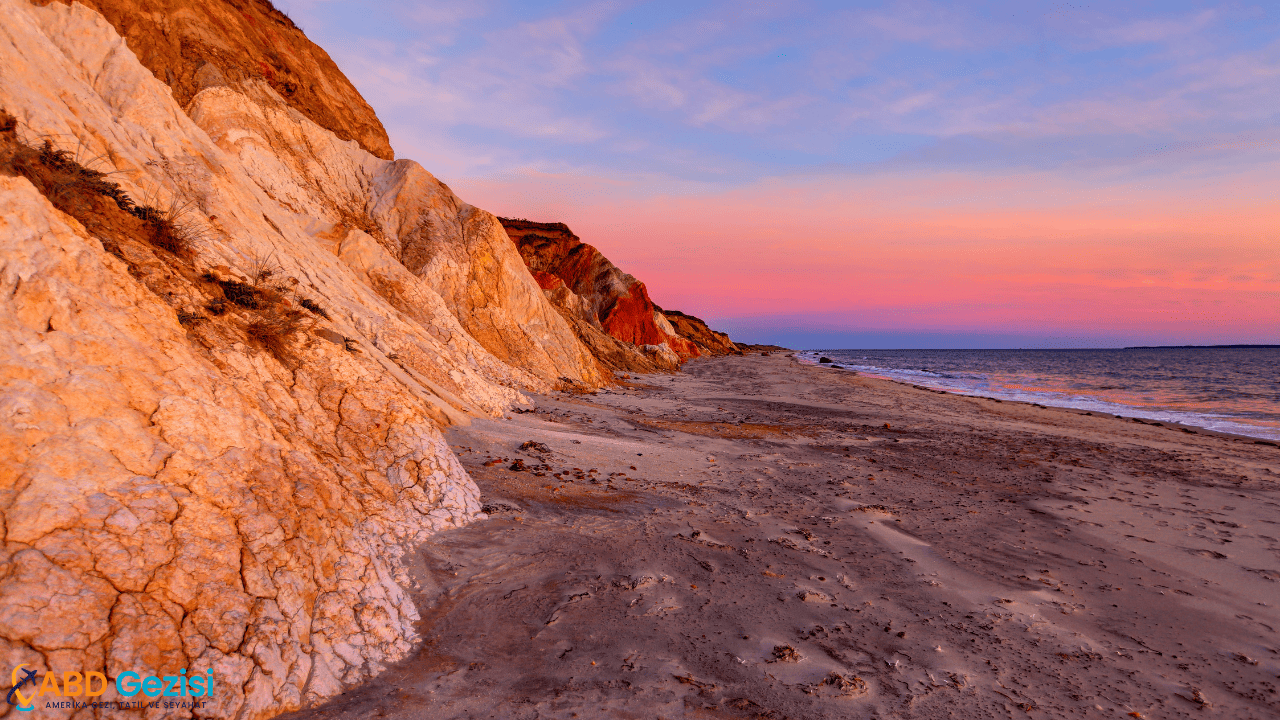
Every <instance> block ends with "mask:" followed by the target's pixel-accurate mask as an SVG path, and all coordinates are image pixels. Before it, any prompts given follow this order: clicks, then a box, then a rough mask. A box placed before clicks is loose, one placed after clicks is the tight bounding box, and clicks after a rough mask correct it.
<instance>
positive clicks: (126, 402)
mask: <svg viewBox="0 0 1280 720" xmlns="http://www.w3.org/2000/svg"><path fill="white" fill-rule="evenodd" d="M0 68H3V71H0V106H2V107H4V108H5V109H7V110H8V111H9V112H10V113H12V114H13V115H15V116H17V118H18V119H19V121H20V122H21V131H22V134H23V135H25V136H27V137H28V138H39V137H49V138H52V139H53V140H54V141H55V142H56V144H57V145H58V146H59V147H63V148H70V149H77V148H78V149H79V150H80V151H81V152H82V154H84V155H86V156H93V157H95V158H97V161H96V162H97V163H98V165H99V166H100V167H99V169H103V167H104V166H105V169H109V170H111V171H113V173H114V174H113V175H112V176H111V179H112V180H114V181H117V182H119V183H120V185H121V186H122V187H123V188H124V189H125V190H126V191H127V192H128V193H129V194H130V195H131V196H132V197H134V198H138V199H142V198H149V197H150V198H159V199H160V202H168V201H169V199H171V198H176V199H177V201H180V202H184V203H187V202H189V203H190V204H191V211H190V212H191V215H192V219H193V220H194V221H195V222H198V223H199V224H200V225H201V226H202V227H203V228H206V229H207V232H206V233H205V237H204V239H203V241H202V243H201V246H200V247H199V248H198V253H197V255H196V257H195V259H194V260H193V264H194V265H195V266H196V267H197V268H221V270H220V272H223V273H225V274H229V275H231V276H245V275H246V274H247V273H248V272H249V267H250V265H252V263H253V262H255V260H260V259H263V258H269V259H270V260H271V261H272V262H273V263H274V264H276V265H278V266H279V268H280V272H281V273H282V274H283V275H286V276H289V277H292V278H296V279H297V281H298V287H300V288H304V289H305V290H306V292H307V295H308V296H309V297H312V298H314V299H315V300H317V301H318V302H319V303H321V304H322V305H323V306H324V307H325V308H326V309H327V311H328V313H329V315H330V319H328V320H324V321H318V327H317V328H316V329H317V330H322V331H324V332H323V333H319V334H317V333H315V332H312V333H309V334H307V335H306V337H305V338H303V339H301V340H300V341H299V342H298V343H297V348H296V352H297V356H298V362H297V364H296V368H289V367H286V366H285V365H283V364H282V363H281V362H279V361H277V360H276V359H275V358H273V357H272V356H271V355H270V354H268V353H265V352H263V351H262V350H261V349H258V348H254V347H252V346H251V345H249V344H246V343H242V342H229V343H225V344H222V345H213V346H207V345H205V344H200V343H196V342H193V340H192V339H191V334H190V333H189V332H188V331H187V330H186V329H185V328H184V327H183V326H182V325H181V324H180V323H179V322H178V319H177V312H178V310H181V309H182V308H184V307H186V306H188V305H189V304H191V303H194V302H195V300H194V299H193V298H192V297H187V296H186V295H184V291H183V290H182V288H181V287H178V288H176V289H175V290H174V291H173V292H172V293H169V295H168V296H166V297H161V296H160V295H158V294H157V293H156V292H154V291H153V290H152V289H149V288H148V287H147V286H146V285H144V284H143V283H142V282H140V281H139V280H138V279H137V278H135V277H134V276H133V275H131V274H130V268H129V267H128V266H126V264H125V263H124V262H122V261H121V260H119V259H117V257H115V256H113V255H112V254H110V253H108V252H106V251H105V250H104V247H103V244H102V242H101V241H100V239H99V238H97V237H95V236H94V235H92V234H91V233H90V232H89V231H87V230H86V229H85V227H84V226H82V225H81V224H80V223H79V222H77V221H76V220H75V219H73V218H71V217H70V216H67V215H64V214H63V213H62V212H60V211H58V210H57V209H55V208H54V207H53V206H52V205H51V204H50V203H49V202H48V200H47V199H46V198H45V197H44V196H42V195H41V194H40V193H39V192H37V191H36V189H35V188H34V187H33V186H32V184H31V183H30V182H28V181H27V180H26V179H24V178H15V177H7V176H0V252H2V260H0V297H3V298H4V299H3V301H0V302H2V303H3V304H2V305H0V342H2V343H3V349H2V350H0V353H3V355H2V356H0V357H3V360H2V361H0V511H2V513H3V517H2V519H3V526H0V531H3V533H4V545H3V551H2V552H0V666H2V667H3V668H10V667H13V666H14V665H17V664H19V663H27V665H28V666H29V667H30V668H33V669H38V670H42V671H43V670H53V671H56V672H59V673H61V672H63V671H77V672H83V671H90V670H93V671H99V672H105V673H106V674H107V675H108V676H109V677H111V676H114V675H115V674H117V673H119V672H122V671H124V670H127V669H134V670H139V671H144V672H151V673H155V674H164V673H166V672H176V671H177V670H179V669H180V668H188V669H189V672H205V671H211V672H212V674H213V677H214V678H215V682H214V692H213V694H212V697H211V700H212V702H211V703H210V705H209V706H208V707H206V708H205V709H202V710H198V711H196V715H197V716H208V717H228V718H230V717H240V718H246V719H249V718H263V717H269V716H272V715H275V714H278V713H280V712H283V711H286V710H289V709H292V708H296V707H299V705H300V704H302V703H305V702H310V701H315V700H318V699H321V698H325V697H328V696H331V695H334V694H336V693H338V692H340V691H341V689H342V685H343V684H344V683H354V682H358V681H360V680H363V679H366V678H368V677H370V676H372V675H373V674H376V673H377V672H378V671H379V670H380V668H381V667H383V666H384V664H385V663H388V662H392V661H395V660H399V659H401V658H403V657H404V656H405V655H406V653H407V652H408V651H409V649H410V648H411V645H412V643H413V641H414V640H415V639H416V636H415V631H414V625H413V623H414V622H415V621H416V620H417V619H418V618H417V613H416V611H415V609H414V606H413V604H412V603H411V602H410V600H409V598H408V596H407V595H406V593H405V591H404V589H403V587H404V586H405V585H406V583H408V582H409V580H408V578H407V576H406V574H405V572H404V571H403V569H402V567H401V565H400V563H399V561H398V558H399V556H400V554H401V553H402V552H403V548H404V547H406V545H407V544H408V543H411V542H415V541H421V540H422V539H424V538H426V537H427V536H429V535H430V534H431V533H433V532H435V531H438V530H440V529H443V528H447V527H453V526H456V525H459V524H462V523H465V522H467V521H468V520H469V519H470V518H472V517H474V515H475V514H476V513H477V512H478V511H479V506H478V502H477V495H478V493H477V490H476V487H475V485H474V484H473V483H472V482H471V480H470V478H468V477H467V475H466V473H465V471H464V470H463V469H462V467H461V466H460V465H459V464H458V462H457V460H456V458H455V457H454V456H453V454H452V452H451V451H450V450H449V448H448V447H447V446H446V445H445V443H444V442H443V440H442V438H441V435H440V432H439V430H438V427H439V426H440V425H442V424H447V423H465V422H466V421H467V417H468V416H476V415H496V414H500V413H501V412H502V411H503V410H504V409H506V408H508V407H510V406H511V405H512V404H513V403H517V402H521V401H524V399H525V398H524V397H523V396H522V394H521V393H522V392H524V391H546V390H548V389H549V388H550V387H552V386H553V385H554V384H556V383H558V382H561V381H562V380H561V379H562V378H567V379H569V380H572V381H574V382H576V383H580V384H583V385H586V386H593V385H597V384H599V383H600V382H601V381H602V377H601V374H600V369H599V365H598V364H597V363H596V361H595V360H594V358H593V357H592V356H591V355H590V353H589V352H588V351H587V349H586V348H585V347H584V346H583V345H582V344H581V343H580V342H579V341H578V340H577V339H576V337H575V335H574V332H573V330H572V329H571V328H570V327H569V326H568V324H567V323H566V322H565V321H564V319H563V318H562V317H561V316H560V315H559V313H557V312H556V310H555V309H554V308H553V307H552V306H551V305H550V304H549V303H548V301H547V300H546V298H545V297H544V295H543V293H542V292H541V290H540V289H539V288H538V285H537V283H536V282H534V280H533V279H532V278H531V277H530V276H529V273H528V272H527V270H526V269H525V267H524V264H523V262H522V261H521V259H520V256H519V255H518V253H517V252H516V250H515V248H514V246H513V245H512V244H511V243H510V241H509V240H508V239H507V238H506V236H505V234H504V231H503V229H502V227H501V226H500V225H499V224H498V223H497V221H496V220H495V219H494V218H493V216H492V215H490V214H488V213H486V212H484V211H482V210H478V209H476V208H473V207H471V206H468V205H466V204H465V203H462V202H461V201H459V200H458V199H457V198H456V197H455V196H454V195H453V193H452V192H451V191H450V190H449V189H448V188H447V187H445V186H444V185H442V184H441V183H439V182H438V181H437V180H436V179H435V178H434V177H432V176H431V175H430V173H428V172H427V171H425V170H424V169H422V168H421V167H420V166H418V165H417V164H416V163H413V162H410V161H404V160H400V161H394V162H393V161H386V160H382V159H379V158H376V157H374V156H372V155H370V154H369V153H367V152H365V151H364V150H362V149H360V148H359V147H358V146H357V144H356V143H355V142H350V141H349V142H344V141H341V140H338V139H337V138H336V137H335V136H334V135H333V134H332V133H330V132H329V131H327V130H324V129H322V128H320V127H318V126H316V125H315V124H314V123H312V122H311V121H310V120H307V119H306V118H305V117H303V116H302V115H300V114H299V113H297V112H296V111H294V110H292V109H290V108H289V107H288V106H287V105H286V104H285V103H284V102H283V101H281V100H280V98H279V96H277V95H275V92H274V91H273V90H272V89H271V88H270V87H268V86H267V85H266V84H265V83H255V82H253V81H247V82H243V83H239V84H236V85H228V84H226V83H225V82H224V81H223V80H221V79H220V77H219V74H218V73H217V71H216V69H214V68H212V67H210V68H209V71H208V72H207V73H202V75H201V78H202V83H203V84H204V87H203V88H202V89H201V90H200V91H199V92H198V93H197V94H196V96H195V97H194V98H193V99H192V101H191V103H190V105H189V106H188V107H187V108H185V109H184V108H181V107H179V106H178V105H177V104H176V103H175V102H174V100H173V97H172V94H171V93H170V90H169V88H168V87H167V86H165V85H164V84H163V83H161V82H159V81H158V80H156V79H155V78H154V77H153V76H152V74H151V73H150V72H149V71H147V70H146V69H145V68H143V67H142V66H141V65H140V64H139V63H138V62H137V59H136V58H135V57H134V55H133V53H132V52H131V51H130V50H129V49H128V47H127V46H126V45H125V43H124V42H123V41H122V40H121V39H120V38H119V36H118V35H117V34H116V32H115V30H114V29H113V28H112V27H111V26H110V25H109V24H108V23H107V22H106V21H105V20H104V19H103V18H102V17H101V16H100V15H98V14H97V13H96V12H94V11H92V10H89V9H87V8H85V7H84V6H81V5H71V6H67V5H62V4H57V3H55V4H52V5H49V6H46V7H36V6H34V5H32V4H30V3H28V2H26V1H25V0H0ZM326 333H327V335H326ZM326 337H328V338H329V339H326ZM333 338H338V340H337V341H332V339H333ZM343 338H345V339H346V341H345V342H344V341H343ZM6 673H7V670H6ZM8 683H9V678H8V677H7V674H6V676H5V677H4V678H3V684H4V685H6V686H7V685H8ZM113 693H114V690H113V689H109V690H108V693H107V695H105V696H103V698H101V699H110V696H111V695H112V694H113ZM167 712H170V713H174V712H176V713H177V714H176V715H174V714H169V715H168V716H171V717H172V716H179V717H181V716H183V715H184V713H186V714H187V716H189V714H190V711H167ZM71 714H72V711H71V710H69V709H68V710H66V711H65V716H67V717H70V716H71ZM49 716H50V717H56V716H58V715H56V714H55V715H49ZM84 716H85V715H84V714H83V712H82V713H81V714H79V715H76V717H84Z"/></svg>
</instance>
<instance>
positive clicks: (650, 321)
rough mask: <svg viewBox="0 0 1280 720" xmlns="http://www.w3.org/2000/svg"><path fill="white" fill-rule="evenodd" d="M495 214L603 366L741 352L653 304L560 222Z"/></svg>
mask: <svg viewBox="0 0 1280 720" xmlns="http://www.w3.org/2000/svg"><path fill="white" fill-rule="evenodd" d="M500 220H501V221H502V225H503V227H505V228H506V230H507V234H508V235H509V236H510V237H511V241H512V242H513V243H514V244H515V245H516V247H518V248H520V256H521V257H522V258H523V259H524V262H525V264H527V265H528V266H529V269H530V270H531V271H533V276H534V277H535V278H536V279H537V280H538V283H539V285H541V286H542V289H543V291H544V292H545V293H546V294H547V296H548V297H549V298H551V301H552V302H553V303H554V304H555V306H556V308H557V309H559V310H560V312H561V314H563V315H564V316H565V317H566V318H567V319H569V321H570V323H571V324H573V326H574V329H575V330H577V331H578V335H579V337H581V338H582V339H583V342H585V343H586V344H587V345H588V346H589V347H590V348H591V349H592V351H593V352H594V353H595V354H596V356H597V357H599V358H600V359H601V361H602V362H604V363H606V364H607V365H609V366H610V367H613V368H617V369H629V370H635V371H638V372H650V371H652V368H655V367H656V368H662V369H674V368H676V367H679V365H680V363H682V362H684V361H686V360H690V359H692V358H696V357H699V356H703V355H730V354H741V352H740V351H739V350H738V349H737V347H736V346H735V345H734V344H733V342H732V341H731V340H729V336H728V335H725V334H724V333H717V332H715V331H714V330H711V329H710V328H709V327H707V324H706V323H704V322H703V321H701V320H699V319H698V318H695V317H693V316H691V315H685V314H684V313H681V312H676V311H672V312H665V311H663V310H662V309H661V308H659V307H657V306H656V305H654V303H653V301H652V300H650V299H649V291H648V290H647V289H646V288H645V286H644V283H642V282H640V281H639V280H637V279H636V278H635V277H633V276H631V275H628V274H626V273H624V272H622V270H620V269H618V267H617V266H615V265H614V264H613V263H611V262H609V259H608V258H606V257H605V256H604V255H602V254H601V253H600V251H599V250H597V249H596V248H595V247H593V246H591V245H589V244H587V243H584V242H582V240H581V239H580V238H579V237H578V236H577V235H574V234H573V232H572V231H571V230H570V229H569V227H568V226H567V225H565V224H564V223H539V222H531V221H529V220H519V219H512V218H500Z"/></svg>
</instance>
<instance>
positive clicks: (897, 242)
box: [276, 0, 1280, 348]
mask: <svg viewBox="0 0 1280 720" xmlns="http://www.w3.org/2000/svg"><path fill="white" fill-rule="evenodd" d="M276 4H277V6H278V7H280V8H281V9H283V10H285V11H286V12H288V13H289V15H290V16H291V17H292V18H293V19H294V21H295V22H297V23H298V25H299V26H301V27H302V29H303V30H304V31H305V32H306V33H307V34H308V36H309V37H310V38H311V39H312V40H314V41H315V42H317V43H318V44H319V45H320V46H321V47H323V48H325V49H326V50H327V51H328V52H329V54H330V55H331V56H332V57H333V58H334V60H335V61H336V62H337V63H338V65H339V67H340V68H342V70H343V71H344V72H345V73H346V75H347V76H348V77H349V78H350V79H351V81H352V82H353V83H354V84H355V86H356V87H357V88H358V89H359V90H360V92H361V94H363V95H364V97H365V99H366V100H367V101H368V102H369V104H370V105H371V106H373V108H374V109H375V110H376V111H377V113H378V116H379V117H380V118H381V119H382V122H383V124H384V125H385V126H386V128H387V131H388V133H389V135H390V137H391V142H392V146H393V147H394V148H395V150H396V154H397V157H402V158H411V159H413V160H417V161H418V162H420V163H422V165H423V166H425V167H426V168H427V169H428V170H430V171H431V172H432V173H434V174H435V175H436V176H437V177H439V178H440V179H441V180H443V181H444V182H445V183H447V184H448V185H449V186H450V187H451V188H453V190H454V191H455V192H456V193H457V194H458V195H459V196H460V197H461V198H462V199H463V200H465V201H466V202H469V203H471V204H473V205H476V206H478V207H482V208H484V209H486V210H489V211H491V212H493V213H495V214H497V215H501V216H506V217H522V218H527V219H530V220H538V221H548V222H552V221H560V222H565V223H567V224H568V225H569V226H570V227H571V228H572V229H573V230H574V232H576V233H577V234H578V235H579V236H580V237H581V238H582V239H583V240H584V241H586V242H589V243H592V244H593V245H595V246H596V247H598V248H599V249H600V250H601V251H602V252H603V253H604V254H605V255H606V256H607V257H608V258H610V259H611V260H612V261H613V262H614V263H615V264H617V265H618V266H619V267H621V268H622V269H623V270H624V271H626V272H629V273H631V274H633V275H635V276H636V277H638V278H640V279H641V280H643V281H644V282H645V284H646V285H647V287H648V289H649V292H650V295H651V296H652V297H653V299H654V301H655V302H656V303H658V304H659V305H660V306H662V307H664V308H669V309H677V310H681V311H683V312H686V313H689V314H693V315H697V316H699V317H702V318H703V319H705V320H707V321H708V322H709V323H710V324H711V325H712V326H713V327H716V328H717V329H721V330H725V331H728V332H729V333H730V334H731V335H732V336H733V337H734V339H735V340H739V341H743V342H772V343H778V344H782V345H787V346H790V347H796V348H839V347H846V348H864V347H865V348H920V347H937V348H956V347H972V348H988V347H1012V348H1066V347H1117V346H1127V345H1152V344H1226V343H1280V193H1278V192H1277V191H1278V190H1280V123H1278V122H1277V120H1280V5H1277V4H1275V3H1250V2H1241V3H1233V2H1219V3H1203V2H1180V1H1178V0H1162V1H1161V2H1144V1H1141V0H1135V1H1130V2H1123V3H1093V4H1089V3H1065V2H1036V1H1035V0H1020V1H1018V2H980V1H978V2H842V3H829V2H803V1H797V2H782V3H770V2H761V3H748V2H740V1H739V2H696V1H694V0H685V1H683V2H648V3H645V2H518V3H516V2H499V1H496V0H467V1H466V2H453V1H452V0H449V1H447V2H418V1H416V0H409V1H406V2H396V3H384V2H378V3H373V2H354V1H351V0H277V2H276Z"/></svg>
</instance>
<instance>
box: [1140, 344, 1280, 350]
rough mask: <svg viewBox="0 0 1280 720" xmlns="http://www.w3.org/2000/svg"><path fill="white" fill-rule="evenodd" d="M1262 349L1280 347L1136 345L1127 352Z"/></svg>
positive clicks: (1279, 346)
mask: <svg viewBox="0 0 1280 720" xmlns="http://www.w3.org/2000/svg"><path fill="white" fill-rule="evenodd" d="M1260 348H1261V349H1273V350H1274V349H1276V348H1280V345H1135V346H1133V347H1127V348H1125V350H1188V349H1199V350H1241V349H1247V350H1257V349H1260Z"/></svg>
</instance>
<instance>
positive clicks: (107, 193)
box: [0, 109, 204, 260]
mask: <svg viewBox="0 0 1280 720" xmlns="http://www.w3.org/2000/svg"><path fill="white" fill-rule="evenodd" d="M97 161H98V159H97V158H83V159H82V158H81V157H80V152H79V150H77V151H76V152H72V151H70V150H62V149H58V148H55V147H54V146H53V142H52V141H51V140H49V139H48V138H45V139H44V140H43V141H42V142H40V143H39V144H38V145H33V144H30V143H28V142H25V141H24V140H23V139H22V138H20V137H19V136H18V121H17V118H15V117H14V116H13V115H11V114H9V113H8V112H6V111H4V110H3V109H0V173H3V174H5V175H10V176H18V177H25V178H26V179H27V180H29V181H30V182H31V184H32V185H34V186H35V188H36V190H38V191H39V192H40V194H41V195H44V196H45V197H46V198H47V199H48V200H49V202H50V203H51V204H53V206H54V207H56V208H58V209H59V210H61V211H62V212H64V213H66V214H68V215H70V216H72V217H74V218H75V219H76V220H79V221H80V222H81V224H83V225H85V226H86V227H91V226H95V225H98V224H100V223H101V222H102V221H103V220H104V216H103V211H104V210H103V208H102V207H100V206H97V203H95V199H96V198H106V199H108V200H110V201H111V202H113V203H114V204H115V206H116V207H117V208H119V209H120V210H122V211H124V212H126V213H128V214H129V215H132V216H133V217H134V218H136V219H137V220H141V221H142V222H143V224H144V227H145V231H144V233H143V235H144V236H143V238H142V239H144V240H146V241H147V242H148V243H149V244H150V245H152V246H153V247H156V248H158V249H160V250H164V251H166V252H168V253H171V254H173V255H175V256H177V257H179V258H182V259H184V260H189V259H190V258H191V257H192V256H193V255H194V254H195V250H196V247H197V246H198V245H199V243H200V241H201V240H202V239H203V237H204V231H202V230H201V229H200V228H199V226H197V225H196V224H195V223H193V222H190V221H188V220H187V219H186V218H187V216H188V215H189V212H190V209H191V204H190V203H184V202H180V201H178V200H176V199H175V200H172V201H170V202H169V203H167V204H166V205H164V206H163V207H162V208H157V207H155V206H153V205H152V204H142V205H139V204H136V203H135V202H134V201H133V198H131V197H129V195H128V194H127V193H125V191H124V190H122V189H121V188H120V185H119V183H115V182H112V181H111V180H110V179H108V178H109V176H110V175H111V174H112V173H109V172H102V171H100V170H95V169H93V168H92V167H89V165H90V164H94V163H96V162H97ZM107 207H110V206H109V205H108V206H107Z"/></svg>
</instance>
